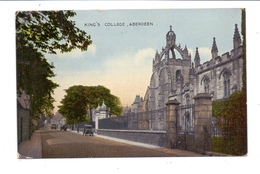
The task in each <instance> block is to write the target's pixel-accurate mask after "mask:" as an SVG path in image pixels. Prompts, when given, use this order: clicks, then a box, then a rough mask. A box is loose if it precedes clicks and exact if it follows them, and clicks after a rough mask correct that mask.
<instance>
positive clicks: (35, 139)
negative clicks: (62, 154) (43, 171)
mask: <svg viewBox="0 0 260 174" xmlns="http://www.w3.org/2000/svg"><path fill="white" fill-rule="evenodd" d="M17 156H18V158H19V159H27V158H42V139H41V130H36V131H35V132H34V133H33V135H32V137H31V139H30V140H27V141H24V142H22V143H21V144H20V145H19V146H18V154H17Z"/></svg>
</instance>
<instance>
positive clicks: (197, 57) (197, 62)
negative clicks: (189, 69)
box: [194, 47, 200, 68]
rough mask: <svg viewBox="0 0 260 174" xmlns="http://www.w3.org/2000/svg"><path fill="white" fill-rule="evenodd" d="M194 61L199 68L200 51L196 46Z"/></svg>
mask: <svg viewBox="0 0 260 174" xmlns="http://www.w3.org/2000/svg"><path fill="white" fill-rule="evenodd" d="M194 62H195V68H197V67H198V66H199V65H200V54H199V51H198V47H196V53H195V58H194Z"/></svg>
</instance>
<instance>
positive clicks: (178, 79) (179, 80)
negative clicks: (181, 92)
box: [176, 70, 182, 83]
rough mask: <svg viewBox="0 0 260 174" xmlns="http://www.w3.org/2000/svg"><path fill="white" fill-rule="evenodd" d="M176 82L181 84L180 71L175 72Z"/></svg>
mask: <svg viewBox="0 0 260 174" xmlns="http://www.w3.org/2000/svg"><path fill="white" fill-rule="evenodd" d="M176 82H177V83H181V82H182V75H181V70H177V71H176Z"/></svg>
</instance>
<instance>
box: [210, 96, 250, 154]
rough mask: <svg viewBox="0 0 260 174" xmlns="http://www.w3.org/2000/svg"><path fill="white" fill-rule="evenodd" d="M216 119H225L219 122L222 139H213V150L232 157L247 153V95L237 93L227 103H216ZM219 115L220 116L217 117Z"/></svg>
mask: <svg viewBox="0 0 260 174" xmlns="http://www.w3.org/2000/svg"><path fill="white" fill-rule="evenodd" d="M212 113H213V116H214V117H219V118H223V120H224V121H223V120H222V121H221V119H220V121H219V122H218V126H219V127H220V129H221V131H222V137H217V138H215V139H213V142H212V146H213V150H214V151H217V152H221V153H227V154H232V155H245V154H246V153H247V113H246V95H245V93H244V92H243V91H237V92H235V93H234V94H232V95H231V96H230V98H229V99H228V100H226V101H219V102H218V101H215V102H213V106H212ZM215 114H219V115H215Z"/></svg>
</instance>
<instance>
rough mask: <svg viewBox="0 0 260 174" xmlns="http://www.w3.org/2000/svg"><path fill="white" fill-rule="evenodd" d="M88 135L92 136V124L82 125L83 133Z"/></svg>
mask: <svg viewBox="0 0 260 174" xmlns="http://www.w3.org/2000/svg"><path fill="white" fill-rule="evenodd" d="M88 134H89V135H90V136H93V128H92V125H84V130H83V135H85V136H86V135H88Z"/></svg>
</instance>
